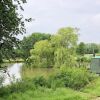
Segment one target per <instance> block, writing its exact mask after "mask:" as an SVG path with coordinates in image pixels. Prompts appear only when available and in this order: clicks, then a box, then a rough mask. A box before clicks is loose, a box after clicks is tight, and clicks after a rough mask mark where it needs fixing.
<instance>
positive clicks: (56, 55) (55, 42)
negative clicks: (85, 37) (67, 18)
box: [29, 27, 78, 67]
mask: <svg viewBox="0 0 100 100" xmlns="http://www.w3.org/2000/svg"><path fill="white" fill-rule="evenodd" d="M77 40H78V36H77V31H76V30H75V29H74V28H71V27H67V28H66V27H65V28H62V29H60V30H59V31H58V32H57V34H55V35H53V36H51V38H50V40H42V41H39V42H36V44H35V45H34V48H33V49H31V56H30V57H29V59H30V61H31V63H32V66H34V67H53V66H55V67H61V66H62V65H65V66H68V67H72V66H74V65H75V53H76V45H77Z"/></svg>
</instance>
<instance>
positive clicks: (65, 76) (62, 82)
mask: <svg viewBox="0 0 100 100" xmlns="http://www.w3.org/2000/svg"><path fill="white" fill-rule="evenodd" d="M92 80H93V76H92V74H91V73H90V72H88V71H87V70H86V69H85V68H62V69H61V70H60V72H58V73H56V74H55V75H52V76H50V77H49V80H48V81H49V87H53V88H56V87H69V88H73V89H76V90H78V89H81V88H83V87H84V86H85V85H87V84H88V83H89V82H90V81H92Z"/></svg>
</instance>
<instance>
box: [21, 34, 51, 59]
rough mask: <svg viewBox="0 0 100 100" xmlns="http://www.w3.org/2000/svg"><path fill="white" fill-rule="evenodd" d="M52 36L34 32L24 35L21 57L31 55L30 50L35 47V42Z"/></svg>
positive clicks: (25, 57) (24, 57)
mask: <svg viewBox="0 0 100 100" xmlns="http://www.w3.org/2000/svg"><path fill="white" fill-rule="evenodd" d="M50 36H51V35H50V34H44V33H33V34H32V35H30V36H28V37H24V38H23V40H22V41H21V44H20V52H21V57H22V58H23V59H24V60H26V59H27V58H28V57H29V56H30V50H31V49H33V48H34V44H35V43H36V42H38V41H40V40H46V39H47V40H49V39H50Z"/></svg>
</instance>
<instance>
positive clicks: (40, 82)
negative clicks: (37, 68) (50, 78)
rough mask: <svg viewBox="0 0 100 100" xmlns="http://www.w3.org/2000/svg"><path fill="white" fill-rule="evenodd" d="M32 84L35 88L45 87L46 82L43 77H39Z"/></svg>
mask: <svg viewBox="0 0 100 100" xmlns="http://www.w3.org/2000/svg"><path fill="white" fill-rule="evenodd" d="M33 83H34V85H35V86H37V87H38V86H44V87H45V86H47V81H46V79H45V78H44V77H43V76H39V77H36V78H34V79H33Z"/></svg>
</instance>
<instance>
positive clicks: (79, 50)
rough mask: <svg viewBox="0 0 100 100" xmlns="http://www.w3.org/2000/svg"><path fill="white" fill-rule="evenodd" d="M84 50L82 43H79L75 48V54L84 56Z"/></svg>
mask: <svg viewBox="0 0 100 100" xmlns="http://www.w3.org/2000/svg"><path fill="white" fill-rule="evenodd" d="M85 50H86V49H85V44H84V43H83V42H80V44H79V45H78V47H77V53H78V54H80V55H83V56H84V54H85Z"/></svg>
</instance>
